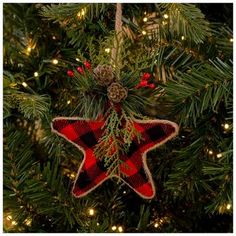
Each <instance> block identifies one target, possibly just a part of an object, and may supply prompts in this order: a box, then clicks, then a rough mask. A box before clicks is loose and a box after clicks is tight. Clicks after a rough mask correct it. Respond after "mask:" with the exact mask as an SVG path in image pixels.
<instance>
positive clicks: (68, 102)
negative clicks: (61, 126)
mask: <svg viewBox="0 0 236 236" xmlns="http://www.w3.org/2000/svg"><path fill="white" fill-rule="evenodd" d="M70 103H71V101H70V100H68V101H67V104H68V105H69V104H70ZM72 175H73V174H71V176H72Z"/></svg>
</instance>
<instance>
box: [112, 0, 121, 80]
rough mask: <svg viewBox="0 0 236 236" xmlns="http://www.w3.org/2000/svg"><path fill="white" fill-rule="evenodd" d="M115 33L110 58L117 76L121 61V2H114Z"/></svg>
mask: <svg viewBox="0 0 236 236" xmlns="http://www.w3.org/2000/svg"><path fill="white" fill-rule="evenodd" d="M115 33H116V35H115V38H114V46H113V48H112V53H111V60H112V64H113V65H114V67H115V70H116V72H117V73H118V76H119V68H120V63H121V59H120V49H121V44H122V5H121V3H117V4H116V18H115Z"/></svg>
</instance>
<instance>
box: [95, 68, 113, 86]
mask: <svg viewBox="0 0 236 236" xmlns="http://www.w3.org/2000/svg"><path fill="white" fill-rule="evenodd" d="M93 73H94V78H95V79H96V81H97V82H98V84H100V85H102V86H108V85H109V84H111V83H112V81H113V80H114V78H115V76H114V74H113V69H112V67H111V66H108V65H98V66H97V67H96V68H95V69H94V70H93Z"/></svg>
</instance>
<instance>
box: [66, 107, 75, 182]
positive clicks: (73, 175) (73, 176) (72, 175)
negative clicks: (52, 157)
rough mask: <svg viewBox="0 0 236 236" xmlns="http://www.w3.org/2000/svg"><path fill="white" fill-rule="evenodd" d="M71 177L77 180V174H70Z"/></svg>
mask: <svg viewBox="0 0 236 236" xmlns="http://www.w3.org/2000/svg"><path fill="white" fill-rule="evenodd" d="M67 103H68V102H67ZM70 177H71V178H75V174H73V173H72V174H70Z"/></svg>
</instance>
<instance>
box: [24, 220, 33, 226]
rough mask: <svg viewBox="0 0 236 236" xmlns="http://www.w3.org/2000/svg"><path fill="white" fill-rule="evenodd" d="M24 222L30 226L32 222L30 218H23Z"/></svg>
mask: <svg viewBox="0 0 236 236" xmlns="http://www.w3.org/2000/svg"><path fill="white" fill-rule="evenodd" d="M24 222H25V224H26V225H27V226H31V223H32V219H25V221H24Z"/></svg>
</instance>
